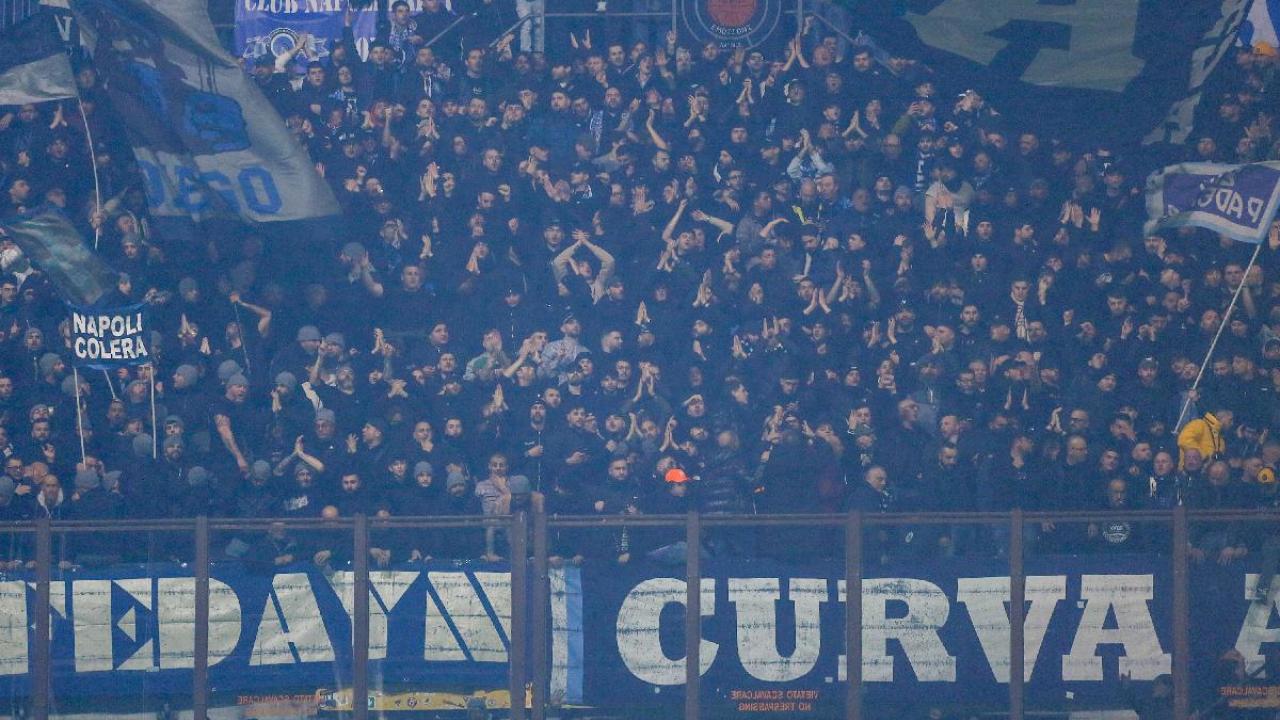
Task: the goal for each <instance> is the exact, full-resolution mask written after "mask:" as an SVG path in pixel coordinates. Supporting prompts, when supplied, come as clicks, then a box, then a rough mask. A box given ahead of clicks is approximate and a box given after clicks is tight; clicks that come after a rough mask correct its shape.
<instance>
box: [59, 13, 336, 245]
mask: <svg viewBox="0 0 1280 720" xmlns="http://www.w3.org/2000/svg"><path fill="white" fill-rule="evenodd" d="M72 9H73V11H74V12H75V13H76V17H77V19H78V21H79V22H80V25H81V27H83V28H85V30H86V31H87V32H90V33H91V34H92V35H93V37H94V38H95V41H94V42H93V43H92V47H93V48H94V64H95V66H96V67H97V68H98V70H99V72H100V73H102V75H103V78H104V81H105V82H104V85H105V86H106V88H107V91H108V94H109V95H110V97H111V100H112V108H113V109H114V110H115V112H116V113H117V114H118V115H119V116H120V118H121V120H122V121H123V124H124V127H125V129H126V131H127V132H128V135H129V139H130V143H131V144H132V145H133V149H134V155H135V156H136V158H137V160H138V165H139V168H140V169H141V171H142V176H143V180H144V187H145V189H146V192H147V201H148V205H149V206H150V209H151V214H152V215H153V216H156V217H158V218H183V219H189V220H197V221H198V220H202V219H205V218H208V217H213V216H215V215H230V216H238V217H240V218H243V219H245V220H248V221H252V222H272V221H284V220H300V219H305V218H314V217H320V216H327V215H334V214H337V212H338V206H337V201H336V200H335V199H334V197H333V193H332V191H331V190H330V189H329V186H328V185H326V184H325V183H324V182H323V181H322V180H321V178H320V176H319V175H318V174H317V173H316V171H315V168H314V167H313V166H312V164H311V161H310V159H309V158H308V157H307V154H306V152H305V151H304V150H303V148H302V146H301V145H299V144H298V141H297V140H296V139H294V137H293V136H292V135H291V134H290V133H289V131H288V129H287V128H286V127H285V125H284V121H283V120H282V119H281V118H280V115H279V113H277V112H276V111H275V110H274V109H273V108H272V107H271V104H270V103H269V102H267V99H266V98H265V97H264V96H263V95H262V92H261V91H260V90H259V89H258V88H257V87H256V86H255V85H254V83H253V81H252V80H250V79H249V78H248V76H246V75H245V73H244V71H243V70H241V69H240V67H239V65H238V64H237V62H236V60H235V58H233V57H231V56H230V55H228V54H227V53H226V52H225V51H223V50H222V48H221V47H219V46H218V38H217V35H216V33H215V32H214V29H213V24H212V23H211V22H210V20H209V15H208V11H207V9H206V7H205V3H204V2H203V0H74V2H73V3H72Z"/></svg>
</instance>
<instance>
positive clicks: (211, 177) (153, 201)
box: [138, 159, 283, 215]
mask: <svg viewBox="0 0 1280 720" xmlns="http://www.w3.org/2000/svg"><path fill="white" fill-rule="evenodd" d="M138 166H139V167H140V168H141V169H142V173H143V176H144V178H145V180H146V184H145V187H146V192H147V202H148V204H149V205H150V206H151V207H152V209H153V210H152V212H155V213H156V214H157V215H174V214H177V215H200V214H201V213H204V212H207V211H209V210H211V209H213V208H212V207H211V204H212V198H210V197H209V196H208V195H207V194H206V192H205V191H206V190H212V191H213V192H214V193H215V194H216V195H217V196H218V198H219V199H220V201H221V202H223V203H225V205H226V209H228V210H230V211H231V212H233V213H239V212H241V210H242V209H243V208H248V209H249V210H250V211H252V212H254V213H257V214H259V215H276V214H278V213H279V212H280V209H281V208H282V207H283V201H282V200H281V198H280V189H279V187H278V186H277V184H276V180H275V177H274V176H273V175H272V174H271V173H270V172H269V171H268V170H267V169H266V168H264V167H262V166H259V165H251V166H248V167H244V168H241V169H240V171H239V172H238V173H236V177H235V179H234V180H232V179H231V178H229V177H227V176H226V174H224V173H222V172H218V171H216V170H214V171H209V172H204V173H199V172H198V171H197V169H196V168H195V167H193V166H191V165H186V164H181V163H176V164H174V165H173V166H172V167H171V168H166V167H162V166H160V165H158V164H156V163H154V162H150V161H147V160H141V159H140V160H138ZM166 208H169V209H170V210H169V212H166V211H165V209H166Z"/></svg>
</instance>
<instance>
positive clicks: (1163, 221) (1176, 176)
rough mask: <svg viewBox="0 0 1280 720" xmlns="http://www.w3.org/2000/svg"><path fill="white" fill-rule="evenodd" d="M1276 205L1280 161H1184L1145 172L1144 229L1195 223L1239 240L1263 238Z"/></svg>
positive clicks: (1279, 193) (1279, 190) (1278, 201)
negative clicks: (1220, 162) (1239, 163)
mask: <svg viewBox="0 0 1280 720" xmlns="http://www.w3.org/2000/svg"><path fill="white" fill-rule="evenodd" d="M1278 205H1280V162H1264V163H1250V164H1248V165H1221V164H1217V163H1182V164H1180V165H1172V166H1170V167H1167V168H1165V169H1163V170H1160V171H1158V172H1155V173H1152V174H1151V176H1150V177H1149V178H1147V216H1148V218H1149V219H1148V221H1147V224H1146V228H1145V230H1146V233H1147V234H1148V235H1150V234H1153V233H1155V232H1158V231H1160V230H1164V229H1169V228H1176V227H1181V226H1183V225H1193V226H1195V227H1202V228H1205V229H1206V230H1212V231H1213V232H1216V233H1221V234H1223V235H1226V236H1227V237H1229V238H1232V239H1234V240H1239V241H1240V242H1246V243H1252V244H1255V245H1256V244H1258V243H1260V242H1262V241H1263V240H1265V239H1266V237H1267V233H1268V232H1269V231H1270V230H1271V221H1272V220H1274V219H1275V215H1276V208H1277V206H1278Z"/></svg>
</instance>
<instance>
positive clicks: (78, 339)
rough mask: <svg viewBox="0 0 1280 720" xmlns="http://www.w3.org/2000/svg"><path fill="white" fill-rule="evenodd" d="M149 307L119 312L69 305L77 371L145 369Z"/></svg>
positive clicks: (124, 308) (120, 308)
mask: <svg viewBox="0 0 1280 720" xmlns="http://www.w3.org/2000/svg"><path fill="white" fill-rule="evenodd" d="M150 308H151V306H150V304H148V303H138V304H136V305H129V306H126V307H119V308H83V307H77V306H75V305H69V306H68V308H67V309H68V310H69V312H70V314H71V357H72V359H73V360H74V362H75V364H76V365H77V366H78V367H87V368H92V369H95V370H99V369H100V370H110V369H112V368H119V367H131V366H134V365H146V364H148V363H150V362H151V351H150V350H148V349H147V345H148V343H150V338H149V337H148V335H147V322H146V319H147V312H148V310H150Z"/></svg>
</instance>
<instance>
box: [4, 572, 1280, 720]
mask: <svg viewBox="0 0 1280 720" xmlns="http://www.w3.org/2000/svg"><path fill="white" fill-rule="evenodd" d="M1168 565H1169V562H1168V559H1167V558H1164V557H1156V556H1107V557H1102V556H1096V557H1068V556H1063V557H1041V558H1032V559H1029V561H1028V563H1027V579H1026V600H1027V610H1026V613H1025V617H1026V624H1025V628H1024V632H1025V648H1026V653H1025V664H1024V666H1023V668H1022V672H1023V677H1024V679H1025V680H1026V683H1027V685H1026V690H1027V699H1028V702H1032V703H1034V704H1035V705H1036V707H1040V708H1044V709H1062V710H1066V709H1082V708H1087V707H1116V706H1117V705H1118V704H1119V703H1122V702H1123V700H1122V697H1123V692H1124V688H1123V686H1122V685H1121V681H1120V679H1121V677H1122V676H1128V677H1130V678H1132V680H1133V681H1134V682H1136V683H1139V685H1141V684H1142V683H1147V682H1150V681H1152V680H1154V679H1155V678H1157V677H1158V676H1160V675H1163V674H1166V673H1169V672H1170V668H1171V653H1172V626H1171V623H1172V598H1171V595H1172V587H1171V577H1170V573H1169V572H1168V570H1167V567H1168ZM148 567H150V568H151V572H150V573H148V572H147V569H146V568H144V567H142V566H123V567H120V568H116V569H114V570H111V571H94V572H81V573H75V574H67V575H64V576H62V577H61V578H59V579H55V581H54V582H53V584H52V596H53V598H52V599H53V603H52V607H53V610H54V617H53V623H52V625H53V641H52V642H53V650H52V652H53V658H54V670H55V678H54V679H55V690H56V692H57V694H58V695H59V696H60V697H62V696H71V695H88V694H108V695H114V694H129V693H135V694H136V693H140V692H144V691H145V692H149V693H154V692H169V691H173V692H180V691H181V690H182V689H183V688H186V689H188V690H189V688H190V681H191V677H190V668H191V667H192V657H191V656H192V648H193V647H194V625H193V623H192V621H191V617H192V615H191V612H192V608H193V607H194V580H193V578H192V577H191V575H190V569H189V568H186V567H185V566H165V565H156V566H148ZM707 570H708V574H707V576H706V577H705V578H703V580H702V616H703V617H702V637H701V653H700V654H701V666H700V670H701V673H702V676H703V679H702V688H703V693H704V698H703V702H704V707H706V708H708V710H709V711H710V712H712V713H715V714H725V712H730V713H732V712H737V713H747V712H751V713H757V712H760V711H762V710H768V711H772V712H776V713H786V714H787V716H788V717H797V716H806V715H810V714H811V715H812V716H814V717H828V716H831V715H832V714H833V713H838V712H839V708H840V703H841V702H842V698H843V692H842V690H841V689H840V688H839V685H840V683H843V682H844V681H845V677H846V674H847V673H846V662H847V659H846V657H845V652H844V607H845V603H846V587H845V583H844V580H843V579H842V575H841V571H842V568H838V567H835V566H832V565H818V566H813V567H805V568H796V567H790V566H782V565H778V564H774V563H769V562H746V561H743V562H729V563H716V562H712V563H709V567H708V568H707ZM1007 570H1008V566H1007V565H1006V564H1003V563H999V562H996V561H994V560H987V559H971V558H965V559H951V560H938V561H932V562H919V563H912V564H910V565H907V564H899V565H895V566H890V567H885V568H878V569H877V571H876V572H875V573H874V577H867V578H865V579H864V580H863V587H862V612H863V626H862V641H863V642H862V645H863V657H862V676H863V678H864V681H865V683H866V685H865V694H866V697H867V699H868V701H869V702H872V703H876V704H877V707H882V708H891V707H894V706H905V705H913V704H920V703H928V704H963V705H967V706H984V705H985V706H988V707H998V706H1000V705H1001V704H1002V703H1004V702H1005V699H1006V698H1007V692H1008V682H1009V677H1010V673H1011V670H1012V668H1011V667H1010V656H1009V637H1010V628H1009V616H1008V610H1007V602H1008V598H1009V580H1008V577H1007V575H1006V573H1007ZM212 575H213V577H212V579H211V582H210V589H211V595H210V600H209V609H210V612H209V616H210V625H209V648H210V663H209V665H210V670H209V672H210V677H211V680H212V681H213V683H214V684H215V685H216V686H217V687H219V688H220V689H222V690H224V691H228V692H240V691H250V690H260V689H272V688H283V687H289V688H296V687H297V686H298V683H300V682H303V683H307V682H314V683H316V684H317V686H321V685H326V684H331V683H333V682H334V680H335V677H336V678H337V679H338V680H339V681H341V682H345V681H346V680H347V678H348V677H349V671H350V662H351V651H350V647H351V615H352V612H353V608H354V596H353V591H354V578H353V576H352V574H351V573H350V572H344V571H339V572H336V573H331V574H328V575H326V574H324V573H321V572H320V571H319V570H317V569H316V568H314V567H313V566H310V565H307V566H296V567H288V568H281V569H278V570H277V571H275V572H274V573H271V572H266V571H264V572H261V573H256V572H251V571H249V569H247V568H245V567H243V566H240V565H236V564H227V563H219V564H217V565H215V566H214V567H213V571H212ZM29 581H30V578H29V577H27V576H26V575H22V574H14V575H3V576H0V613H2V614H3V616H4V617H8V618H14V619H17V618H22V617H23V613H26V618H27V622H22V621H11V622H7V623H0V691H3V690H4V689H6V685H7V689H8V690H9V691H10V692H16V693H25V692H26V688H27V687H28V685H27V683H28V680H27V672H28V669H29V662H30V649H29V643H30V640H31V635H30V630H29V628H30V626H31V624H32V623H31V622H30V613H31V611H32V609H33V608H34V603H35V598H34V587H33V586H32V585H31V584H30V582H29ZM550 582H551V598H552V608H551V614H550V617H551V628H552V629H551V638H550V645H551V656H550V657H551V663H552V668H551V673H550V675H551V678H552V695H553V696H563V697H565V699H566V701H567V702H571V703H587V704H591V705H597V706H605V707H608V706H613V707H618V706H624V705H625V706H628V707H630V708H633V709H635V708H641V707H643V708H652V709H653V712H655V713H662V712H666V711H668V710H670V709H671V707H673V706H678V705H679V703H681V702H683V698H682V690H681V687H682V685H683V683H684V657H683V654H684V652H683V648H684V638H683V633H684V620H683V605H684V602H685V583H684V580H683V579H680V578H675V577H670V576H669V574H668V573H667V571H666V570H664V569H662V568H657V567H645V566H643V564H639V565H628V566H625V567H621V568H619V567H613V566H608V567H606V566H591V565H589V566H587V567H585V568H583V569H581V570H579V569H566V570H557V571H555V572H553V573H552V577H551V580H550ZM1257 582H1258V575H1257V574H1255V573H1253V572H1248V571H1246V570H1245V569H1244V568H1240V567H1220V566H1218V565H1216V564H1213V563H1206V564H1203V565H1197V566H1193V568H1192V576H1191V579H1190V584H1189V587H1190V590H1191V601H1192V602H1191V642H1192V648H1191V660H1192V672H1191V677H1192V678H1193V682H1196V683H1198V685H1197V687H1196V688H1194V689H1196V690H1208V685H1207V684H1208V683H1210V682H1212V679H1213V676H1214V673H1213V672H1212V666H1213V663H1214V661H1215V659H1216V658H1217V657H1219V656H1220V655H1221V654H1222V652H1224V651H1225V650H1228V649H1232V648H1234V649H1235V650H1237V651H1238V652H1239V653H1240V654H1241V655H1242V656H1243V658H1244V662H1245V664H1246V668H1247V669H1248V670H1249V671H1250V672H1254V671H1260V670H1261V669H1262V668H1263V666H1264V663H1265V661H1266V658H1267V656H1268V655H1269V654H1272V653H1274V652H1276V651H1277V650H1280V628H1275V627H1272V626H1271V621H1270V618H1271V617H1272V615H1273V613H1274V612H1275V611H1276V610H1277V609H1280V582H1277V583H1273V586H1272V589H1271V594H1270V598H1269V601H1268V602H1266V603H1257V602H1251V598H1252V596H1253V591H1254V587H1255V586H1256V584H1257ZM369 585H370V595H371V596H370V602H369V608H370V612H371V613H372V614H371V617H370V622H369V628H370V632H369V638H370V652H369V656H370V659H371V660H373V661H375V666H374V667H375V669H376V671H380V672H382V673H383V676H384V678H387V679H391V678H395V680H394V682H404V683H409V684H413V685H415V686H416V687H418V688H420V689H441V688H446V687H448V688H455V689H456V688H459V687H473V688H484V687H501V686H502V685H503V684H504V683H505V681H506V664H507V656H508V652H509V649H510V647H511V643H510V632H511V612H510V608H511V597H512V594H511V590H512V588H511V586H510V573H509V572H507V571H506V570H505V568H504V567H503V566H502V565H498V564H493V565H490V564H483V563H480V564H477V563H474V562H468V563H446V562H432V563H428V564H425V565H414V566H401V567H396V568H392V569H389V570H385V571H374V572H371V573H370V583H369ZM586 659H590V662H589V663H588V662H585V660H586ZM1264 674H1265V673H1264ZM1140 689H1141V688H1139V690H1140ZM1067 698H1074V700H1070V701H1068V700H1067Z"/></svg>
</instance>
